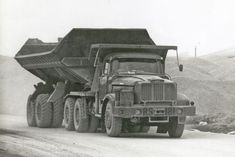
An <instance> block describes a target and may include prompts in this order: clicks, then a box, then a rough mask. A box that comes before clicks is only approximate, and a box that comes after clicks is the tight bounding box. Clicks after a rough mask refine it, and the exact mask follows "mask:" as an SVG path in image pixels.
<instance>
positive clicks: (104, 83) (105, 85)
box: [99, 61, 110, 99]
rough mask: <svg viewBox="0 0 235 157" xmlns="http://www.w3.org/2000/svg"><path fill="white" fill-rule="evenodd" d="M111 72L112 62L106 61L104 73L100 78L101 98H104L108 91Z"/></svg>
mask: <svg viewBox="0 0 235 157" xmlns="http://www.w3.org/2000/svg"><path fill="white" fill-rule="evenodd" d="M109 72H110V63H109V61H105V63H104V66H103V70H102V74H101V76H100V79H99V98H100V99H103V98H104V96H105V95H106V93H107V91H108V76H109Z"/></svg>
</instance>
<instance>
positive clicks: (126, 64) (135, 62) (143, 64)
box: [112, 58, 163, 74]
mask: <svg viewBox="0 0 235 157" xmlns="http://www.w3.org/2000/svg"><path fill="white" fill-rule="evenodd" d="M123 72H124V73H125V72H136V73H154V74H163V63H162V60H160V59H149V58H148V59H146V58H118V59H114V60H113V62H112V73H123Z"/></svg>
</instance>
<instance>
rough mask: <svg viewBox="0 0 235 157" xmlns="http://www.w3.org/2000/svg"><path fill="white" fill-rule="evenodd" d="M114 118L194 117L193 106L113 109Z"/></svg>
mask: <svg viewBox="0 0 235 157" xmlns="http://www.w3.org/2000/svg"><path fill="white" fill-rule="evenodd" d="M113 113H114V116H115V117H122V118H132V117H161V116H169V117H171V116H194V115H195V114H196V107H195V106H140V105H133V106H131V107H122V106H115V107H114V111H113Z"/></svg>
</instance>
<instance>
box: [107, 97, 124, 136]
mask: <svg viewBox="0 0 235 157" xmlns="http://www.w3.org/2000/svg"><path fill="white" fill-rule="evenodd" d="M105 129H106V133H107V134H108V136H111V137H116V136H119V135H120V133H121V130H122V119H121V118H119V117H114V115H113V105H112V102H111V101H109V102H108V103H107V106H106V110H105Z"/></svg>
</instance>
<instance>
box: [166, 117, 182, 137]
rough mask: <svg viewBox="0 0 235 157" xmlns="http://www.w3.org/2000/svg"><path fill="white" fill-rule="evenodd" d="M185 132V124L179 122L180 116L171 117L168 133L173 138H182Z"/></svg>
mask: <svg viewBox="0 0 235 157" xmlns="http://www.w3.org/2000/svg"><path fill="white" fill-rule="evenodd" d="M183 132H184V124H178V117H171V118H170V120H169V129H168V134H169V136H170V137H172V138H180V137H181V136H182V135H183Z"/></svg>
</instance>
